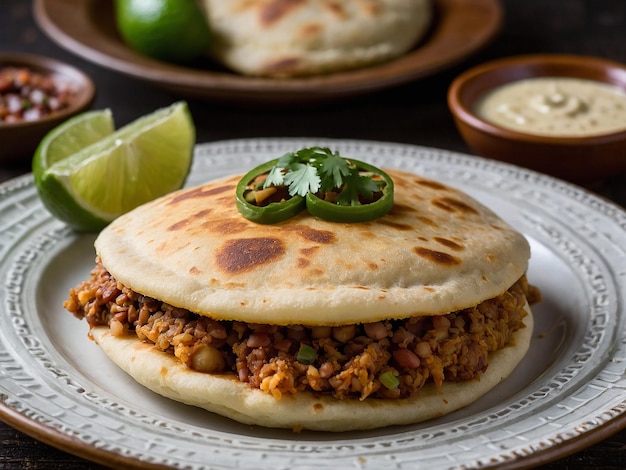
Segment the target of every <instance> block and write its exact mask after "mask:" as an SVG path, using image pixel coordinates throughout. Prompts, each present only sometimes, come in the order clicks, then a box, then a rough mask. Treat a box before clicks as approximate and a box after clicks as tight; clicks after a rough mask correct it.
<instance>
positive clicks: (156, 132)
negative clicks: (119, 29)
mask: <svg viewBox="0 0 626 470" xmlns="http://www.w3.org/2000/svg"><path fill="white" fill-rule="evenodd" d="M107 115H108V118H107ZM107 121H109V123H107ZM96 129H97V130H96ZM194 144H195V127H194V124H193V120H192V118H191V115H190V113H189V110H188V108H187V104H186V103H185V102H178V103H175V104H173V105H171V106H169V107H167V108H162V109H159V110H156V111H154V112H153V113H151V114H148V115H146V116H144V117H141V118H139V119H137V120H136V121H133V122H131V123H130V124H128V125H126V126H124V127H122V128H120V129H118V130H117V131H114V130H113V125H112V122H111V118H110V112H108V111H100V112H98V111H96V112H90V113H85V114H83V115H80V116H78V117H76V118H74V119H72V120H70V121H67V122H66V123H64V124H61V125H60V126H59V127H57V128H55V129H53V130H52V131H50V133H49V134H48V135H46V136H45V137H44V138H43V140H42V141H41V143H40V144H39V147H38V148H37V151H36V152H35V156H34V159H33V174H34V177H35V184H36V186H37V190H38V192H39V195H40V197H41V200H42V201H43V203H44V205H45V206H46V208H47V209H48V210H49V211H50V212H51V213H52V214H53V215H54V216H55V217H57V218H59V219H61V220H63V221H64V222H66V223H67V224H68V225H70V226H71V227H73V228H74V229H76V230H79V231H97V230H100V229H102V228H103V227H104V226H106V225H107V224H108V223H109V222H111V221H112V220H114V219H115V218H117V217H118V216H120V215H122V214H124V213H126V212H128V211H129V210H131V209H134V208H135V207H137V206H139V205H141V204H144V203H145V202H148V201H151V200H152V199H155V198H157V197H159V196H162V195H164V194H166V193H169V192H171V191H174V190H176V189H179V188H181V187H182V186H183V184H184V182H185V179H186V177H187V175H188V173H189V169H190V167H191V161H192V158H193V147H194Z"/></svg>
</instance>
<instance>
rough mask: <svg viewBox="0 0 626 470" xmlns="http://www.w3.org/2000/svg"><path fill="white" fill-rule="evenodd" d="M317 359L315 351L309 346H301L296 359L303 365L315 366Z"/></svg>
mask: <svg viewBox="0 0 626 470" xmlns="http://www.w3.org/2000/svg"><path fill="white" fill-rule="evenodd" d="M316 357H317V354H316V353H315V349H313V348H312V347H311V346H309V345H308V344H301V345H300V349H299V350H298V355H297V356H296V359H298V362H301V363H303V364H313V363H314V362H315V359H316Z"/></svg>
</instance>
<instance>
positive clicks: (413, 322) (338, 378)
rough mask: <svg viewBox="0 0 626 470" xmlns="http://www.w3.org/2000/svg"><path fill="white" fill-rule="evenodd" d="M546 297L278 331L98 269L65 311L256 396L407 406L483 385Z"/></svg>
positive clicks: (529, 293) (524, 293)
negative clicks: (172, 299)
mask: <svg viewBox="0 0 626 470" xmlns="http://www.w3.org/2000/svg"><path fill="white" fill-rule="evenodd" d="M539 296H540V294H539V291H538V290H537V289H536V288H534V287H532V286H530V285H529V284H528V283H527V281H526V278H525V277H522V278H521V279H520V280H519V281H518V282H516V283H515V284H514V285H513V286H512V287H511V288H510V289H509V290H508V291H507V292H505V293H504V294H502V295H500V296H498V297H495V298H493V299H489V300H486V301H484V302H482V303H480V304H479V305H477V306H475V307H472V308H467V309H464V310H459V311H456V312H452V313H449V314H447V315H439V316H430V317H411V318H407V319H403V320H388V321H380V322H375V323H365V324H353V325H343V326H334V327H330V326H313V327H311V326H302V325H290V326H276V325H266V324H247V323H242V322H238V321H217V320H213V319H211V318H208V317H205V316H200V315H197V314H194V313H193V312H190V311H189V310H186V309H183V308H177V307H173V306H171V305H169V304H167V303H164V302H161V301H159V300H156V299H153V298H150V297H147V296H144V295H141V294H138V293H136V292H133V291H132V290H130V289H128V288H127V287H125V286H124V285H122V284H121V283H119V282H117V281H116V280H115V279H114V278H113V276H112V275H111V274H110V273H109V272H108V271H107V270H106V269H105V268H104V267H103V266H102V265H101V264H100V262H99V261H98V263H97V265H96V267H95V268H94V269H93V271H92V273H91V279H90V280H88V281H86V282H83V283H82V284H80V285H79V286H77V287H75V288H74V289H71V290H70V293H69V298H68V299H67V300H66V301H65V303H64V307H65V308H66V309H67V310H69V311H70V312H71V313H73V314H74V315H75V316H76V317H78V318H80V319H82V318H85V319H86V320H87V322H88V323H89V325H90V326H91V327H94V326H101V325H105V326H109V327H110V329H111V333H112V334H113V335H115V336H122V335H127V334H134V335H136V336H137V337H138V338H139V339H140V340H142V341H149V342H151V343H153V344H154V345H155V346H156V347H157V348H158V349H160V350H162V351H165V352H168V353H171V354H174V355H175V356H176V357H177V358H179V359H180V360H181V361H182V362H183V363H185V364H186V365H187V366H188V367H190V368H191V369H194V370H197V371H199V372H208V373H212V372H222V373H223V372H228V371H230V372H232V373H234V374H236V375H237V376H238V377H239V380H241V381H242V382H247V383H248V384H250V386H251V387H255V388H259V389H261V390H264V391H267V392H269V393H272V394H273V395H274V396H275V397H277V398H280V397H281V396H282V394H285V393H287V394H289V393H296V392H300V391H305V390H308V391H315V392H324V393H329V394H332V395H333V396H335V397H336V398H349V397H355V398H359V399H361V400H363V399H365V398H366V397H377V398H386V399H393V398H407V397H410V396H411V395H413V394H415V393H416V392H417V391H418V390H419V389H420V388H422V387H423V386H424V385H425V384H426V383H428V382H433V383H434V384H435V385H436V386H437V387H441V385H442V383H443V382H444V381H464V380H472V379H476V378H478V374H479V373H480V372H484V371H485V370H486V369H487V366H488V355H489V353H490V352H493V351H496V350H498V349H500V348H502V347H504V346H505V345H507V344H508V343H509V342H510V340H511V336H512V335H513V333H514V332H515V331H517V330H518V329H520V328H524V324H523V318H524V317H525V316H526V311H525V310H524V305H525V303H526V300H528V302H529V303H531V304H532V303H534V302H535V301H538V300H539Z"/></svg>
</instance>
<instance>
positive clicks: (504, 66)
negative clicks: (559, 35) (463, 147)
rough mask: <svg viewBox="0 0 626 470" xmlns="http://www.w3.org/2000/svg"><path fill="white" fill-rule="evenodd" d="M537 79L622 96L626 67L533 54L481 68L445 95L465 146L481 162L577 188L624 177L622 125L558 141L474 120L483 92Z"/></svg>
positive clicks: (624, 134) (625, 138) (584, 58)
mask: <svg viewBox="0 0 626 470" xmlns="http://www.w3.org/2000/svg"><path fill="white" fill-rule="evenodd" d="M537 77H569V78H580V79H587V80H595V81H599V82H603V83H606V84H610V85H614V86H617V87H619V88H621V89H622V90H624V91H625V92H626V66H625V65H623V64H620V63H617V62H612V61H609V60H604V59H601V58H597V57H587V56H576V55H561V54H539V55H522V56H513V57H507V58H503V59H498V60H495V61H491V62H487V63H485V64H482V65H479V66H477V67H474V68H472V69H469V70H467V71H466V72H464V73H462V74H461V75H460V76H458V77H457V78H456V79H455V80H454V81H453V82H452V84H451V85H450V88H449V90H448V106H449V108H450V110H451V112H452V114H453V116H454V120H455V123H456V126H457V128H458V130H459V132H460V133H461V135H462V137H463V139H464V140H465V142H466V143H467V144H468V145H469V146H470V147H471V148H472V149H473V150H474V151H475V152H476V153H477V154H479V155H482V156H484V157H488V158H492V159H495V160H500V161H505V162H509V163H513V164H515V165H518V166H523V167H526V168H531V169H533V170H537V171H539V172H542V173H547V174H550V175H553V176H557V177H559V178H562V179H566V180H569V181H572V182H575V183H579V184H585V185H588V184H592V183H594V182H597V181H600V180H602V179H605V178H607V177H609V176H612V175H615V174H619V173H622V172H624V171H626V122H625V123H624V129H623V130H620V131H618V132H612V133H607V134H602V135H594V136H581V137H577V136H574V137H565V136H563V137H559V136H546V135H538V134H532V133H524V132H519V131H515V130H510V129H506V128H504V127H500V126H498V125H495V124H492V123H490V122H487V121H486V120H484V119H483V118H481V117H480V116H478V115H477V114H476V112H475V106H476V104H477V101H478V100H479V99H480V98H482V97H483V96H484V95H485V94H486V93H487V92H489V91H491V90H493V89H495V88H498V87H500V86H502V85H505V84H507V83H511V82H514V81H518V80H522V79H529V78H537Z"/></svg>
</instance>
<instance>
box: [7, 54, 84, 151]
mask: <svg viewBox="0 0 626 470" xmlns="http://www.w3.org/2000/svg"><path fill="white" fill-rule="evenodd" d="M94 95H95V86H94V84H93V82H92V80H91V79H90V78H89V77H88V76H87V75H86V74H84V73H83V72H81V71H80V70H78V69H77V68H75V67H73V66H71V65H68V64H65V63H63V62H60V61H57V60H55V59H51V58H48V57H41V56H35V55H31V54H22V53H0V142H1V145H0V161H18V160H21V159H30V158H31V157H32V155H33V152H34V150H35V149H36V148H37V145H38V144H39V142H40V141H41V139H42V138H43V136H44V135H45V134H46V133H47V132H48V131H50V130H51V129H53V128H54V127H55V126H57V125H58V124H60V123H61V122H63V121H65V120H66V119H68V118H70V117H71V116H74V115H76V114H78V113H80V112H82V111H85V110H86V109H88V108H89V106H90V105H91V103H92V101H93V98H94Z"/></svg>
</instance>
